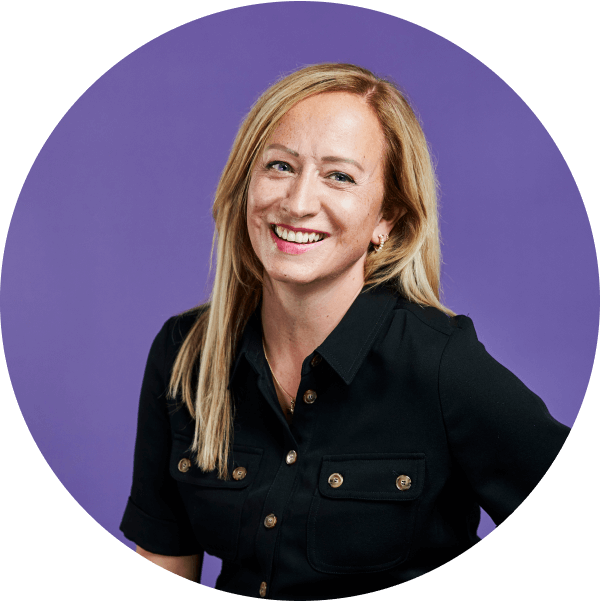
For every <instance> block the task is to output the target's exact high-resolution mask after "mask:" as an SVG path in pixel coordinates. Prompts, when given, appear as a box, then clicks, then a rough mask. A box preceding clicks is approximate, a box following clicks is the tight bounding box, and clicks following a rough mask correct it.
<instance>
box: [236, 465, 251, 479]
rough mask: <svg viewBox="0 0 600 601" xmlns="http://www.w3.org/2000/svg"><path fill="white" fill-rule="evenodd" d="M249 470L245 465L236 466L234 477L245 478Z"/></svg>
mask: <svg viewBox="0 0 600 601" xmlns="http://www.w3.org/2000/svg"><path fill="white" fill-rule="evenodd" d="M247 473H248V472H247V471H246V468H245V467H236V468H235V469H234V470H233V479H234V480H243V479H244V478H245V477H246V474H247Z"/></svg>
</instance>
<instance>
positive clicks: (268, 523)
mask: <svg viewBox="0 0 600 601" xmlns="http://www.w3.org/2000/svg"><path fill="white" fill-rule="evenodd" d="M276 523H277V518H276V517H275V514H274V513H270V514H269V515H268V516H267V517H266V518H265V528H274V527H275V524H276ZM265 586H266V585H265Z"/></svg>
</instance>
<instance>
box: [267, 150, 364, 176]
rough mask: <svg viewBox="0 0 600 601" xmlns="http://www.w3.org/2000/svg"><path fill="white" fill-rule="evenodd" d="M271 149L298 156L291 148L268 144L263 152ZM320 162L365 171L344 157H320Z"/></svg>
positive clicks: (355, 162)
mask: <svg viewBox="0 0 600 601" xmlns="http://www.w3.org/2000/svg"><path fill="white" fill-rule="evenodd" d="M271 148H274V149H275V150H283V151H284V152H287V153H288V154H291V155H292V156H294V157H299V156H300V155H299V154H298V153H297V152H296V151H295V150H292V149H291V148H286V147H285V146H283V145H282V144H269V145H268V146H267V148H266V149H265V150H270V149H271ZM321 161H323V162H324V163H350V164H351V165H355V166H356V167H358V169H360V170H361V171H364V170H365V169H364V167H363V166H362V165H361V164H360V163H359V162H358V161H355V160H354V159H346V158H344V157H336V156H326V157H322V158H321Z"/></svg>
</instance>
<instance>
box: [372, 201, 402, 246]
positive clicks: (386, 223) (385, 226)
mask: <svg viewBox="0 0 600 601" xmlns="http://www.w3.org/2000/svg"><path fill="white" fill-rule="evenodd" d="M405 214H406V209H405V208H404V207H398V208H396V209H395V211H394V212H393V214H391V215H388V217H389V218H388V219H384V217H383V215H381V217H380V219H379V223H378V224H377V226H376V227H375V229H374V230H373V234H372V236H371V243H372V244H373V246H379V243H380V242H381V240H380V239H379V236H381V235H383V236H386V237H387V236H389V235H390V232H391V231H392V230H393V229H394V226H395V225H396V223H398V220H399V219H401V218H402V217H404V215H405Z"/></svg>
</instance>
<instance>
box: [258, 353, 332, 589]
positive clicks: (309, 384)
mask: <svg viewBox="0 0 600 601" xmlns="http://www.w3.org/2000/svg"><path fill="white" fill-rule="evenodd" d="M315 357H318V356H317V355H313V357H312V358H309V359H307V360H305V362H304V364H303V366H302V376H301V380H300V386H299V388H298V394H297V396H296V405H295V410H294V417H293V422H292V424H291V427H290V425H289V424H288V423H287V421H286V419H285V416H284V414H283V411H282V410H281V407H280V405H279V401H278V399H277V394H276V392H275V387H274V385H273V380H272V378H271V377H270V376H269V375H267V374H266V373H264V372H261V375H260V376H259V379H258V388H259V390H260V392H261V393H262V395H263V396H264V398H265V399H266V401H267V402H268V404H269V406H271V408H272V409H273V410H274V411H275V412H276V413H277V415H278V417H279V419H280V422H281V427H282V428H283V432H284V436H283V440H284V442H283V446H282V447H281V448H280V455H281V458H280V463H279V467H278V469H277V472H276V474H275V478H274V479H273V482H272V483H271V486H270V488H269V492H268V493H267V496H266V499H265V502H264V505H263V510H262V514H261V516H260V520H261V523H260V524H259V527H258V531H257V535H256V540H255V548H256V556H257V559H258V562H259V564H260V566H261V568H262V570H263V580H262V581H261V582H259V583H257V592H258V594H259V596H260V597H273V596H276V590H277V584H276V582H275V580H276V577H277V575H276V568H277V565H278V564H279V558H278V555H279V553H280V552H284V553H285V550H281V549H280V548H279V545H278V542H279V540H280V531H281V529H282V528H286V527H287V528H294V527H297V525H295V524H286V523H285V512H286V509H287V507H288V505H289V503H290V501H291V498H292V495H293V493H294V484H295V482H296V481H297V475H298V471H299V470H300V471H304V470H305V469H306V465H305V458H306V457H307V456H308V446H309V444H310V439H311V434H312V431H313V429H314V424H315V422H316V412H317V408H318V404H317V402H316V401H317V398H318V392H317V388H318V383H317V380H316V378H315V373H314V372H315V370H314V367H315V366H316V365H317V364H318V362H319V361H320V357H318V358H315ZM306 509H307V511H308V508H306ZM273 591H275V592H273Z"/></svg>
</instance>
